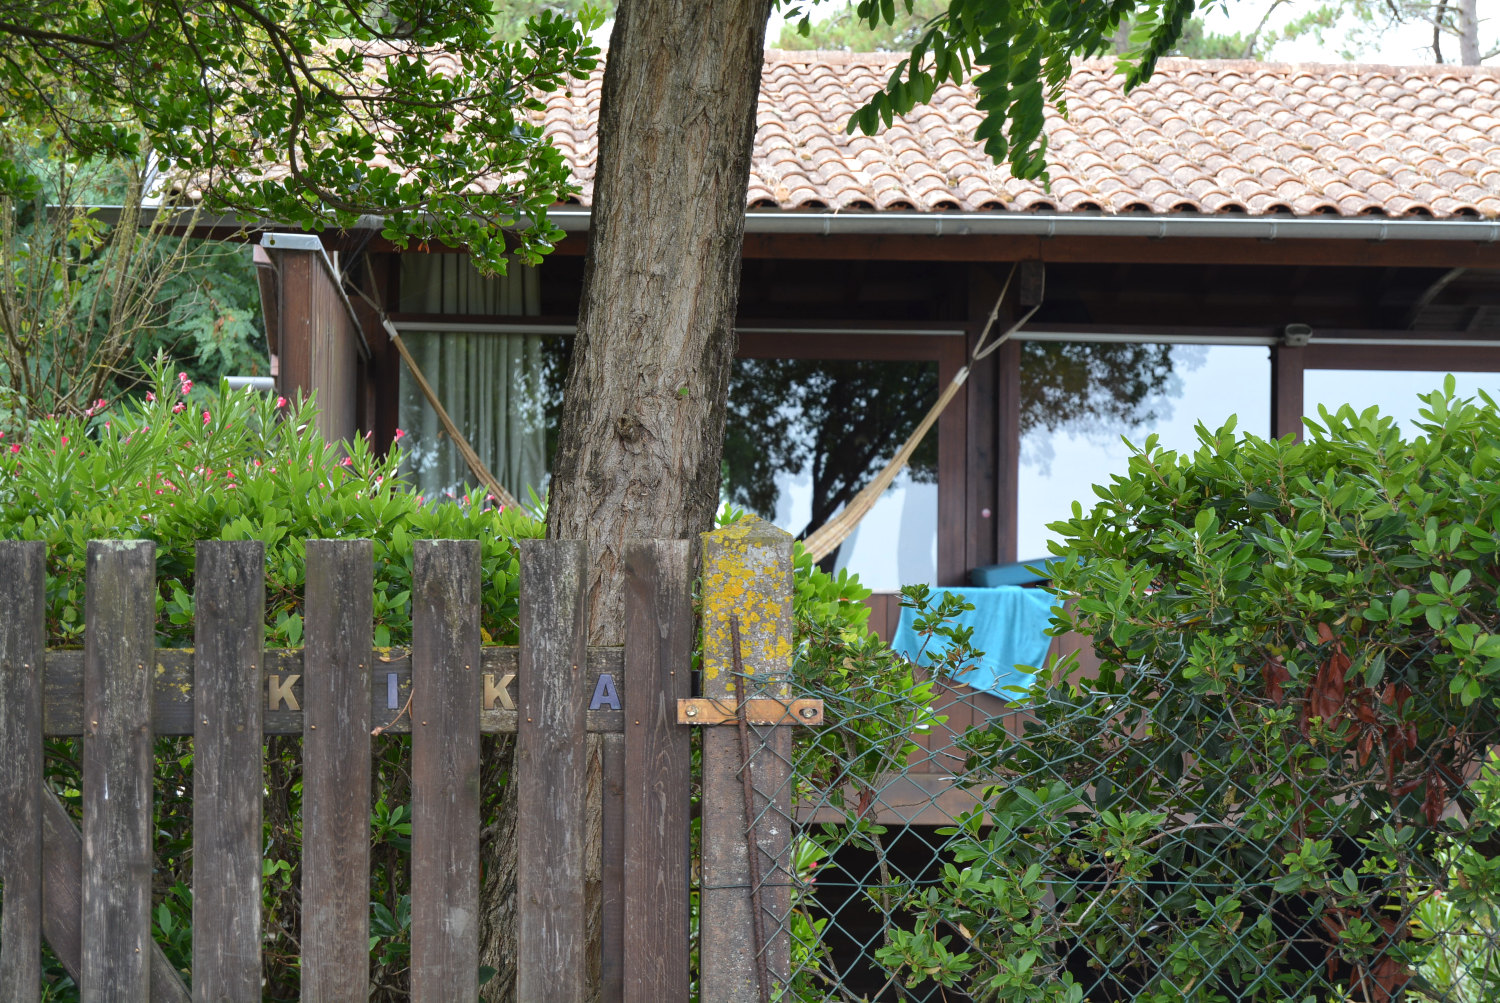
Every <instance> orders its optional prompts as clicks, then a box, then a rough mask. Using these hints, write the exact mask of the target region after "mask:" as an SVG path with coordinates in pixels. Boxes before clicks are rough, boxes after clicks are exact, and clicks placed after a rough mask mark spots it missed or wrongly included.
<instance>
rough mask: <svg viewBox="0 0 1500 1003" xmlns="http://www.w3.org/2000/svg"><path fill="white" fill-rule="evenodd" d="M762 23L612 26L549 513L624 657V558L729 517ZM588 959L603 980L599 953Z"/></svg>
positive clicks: (674, 21)
mask: <svg viewBox="0 0 1500 1003" xmlns="http://www.w3.org/2000/svg"><path fill="white" fill-rule="evenodd" d="M769 15H770V0H724V2H721V3H713V4H708V3H698V2H692V0H623V2H621V3H620V5H619V7H618V9H617V11H616V15H615V26H614V32H613V34H612V35H611V36H610V48H609V55H608V62H607V64H606V67H605V71H604V90H603V96H602V103H601V107H600V113H599V156H598V161H597V166H596V173H595V180H594V197H593V218H592V222H591V224H590V229H589V248H588V258H587V261H586V264H585V272H584V283H583V300H582V303H581V304H580V305H579V311H578V335H577V341H576V342H575V345H574V349H573V362H572V367H571V369H570V371H569V373H568V381H567V387H566V391H565V396H564V408H563V416H562V425H561V428H560V430H559V438H558V449H557V457H556V460H555V463H554V466H553V474H552V487H551V496H550V498H549V500H548V513H547V535H548V536H549V537H551V538H553V539H575V540H584V541H587V543H588V544H589V555H590V561H591V569H590V578H589V598H588V611H589V643H590V644H607V645H616V644H620V643H621V642H622V640H623V631H624V617H623V610H624V603H623V574H624V546H625V543H626V542H627V541H629V540H632V539H649V538H662V539H682V538H691V537H694V536H695V535H696V534H697V533H699V532H702V531H703V530H706V529H708V528H710V526H711V523H712V521H713V516H714V512H715V510H716V509H717V506H718V498H719V461H720V456H721V453H722V449H723V431H724V410H725V396H726V394H727V393H728V388H729V376H730V367H731V366H732V365H733V362H734V354H735V348H736V339H735V333H734V317H735V310H736V306H737V304H738V300H739V282H740V244H741V240H742V238H743V235H744V211H745V191H746V187H747V185H748V181H749V172H750V151H751V145H752V143H753V141H754V135H755V107H756V99H757V97H758V95H759V91H760V72H761V64H762V61H763V52H764V49H765V34H766V21H767V19H768V18H769ZM590 758H591V761H592V762H591V770H590V790H591V797H590V802H591V806H592V807H591V810H590V812H589V817H590V827H591V833H592V838H591V840H590V843H591V844H592V845H593V846H597V845H598V844H597V839H598V797H597V793H598V790H599V787H600V777H599V771H598V770H597V768H596V767H597V754H595V755H591V757H590ZM487 842H488V845H489V846H490V850H489V851H487V852H486V854H485V856H486V870H487V872H488V874H489V879H488V880H487V881H486V889H485V893H484V896H483V898H482V900H481V910H482V914H483V920H484V927H483V934H484V941H485V946H484V950H483V952H482V953H483V956H484V960H483V962H482V963H484V964H488V965H494V966H495V967H497V968H499V967H501V964H503V963H504V962H505V961H506V960H507V959H509V958H513V957H514V950H513V944H514V937H515V911H514V909H513V908H512V906H511V902H510V899H511V898H513V895H514V880H513V878H512V879H510V880H509V881H508V885H509V888H508V889H507V887H506V885H507V882H506V881H505V880H499V878H500V876H501V875H505V874H513V872H514V862H515V846H514V842H513V840H506V839H495V840H490V841H487ZM590 856H591V865H590V866H591V867H592V868H594V870H593V872H592V874H591V876H590V888H589V894H588V898H589V903H590V907H591V910H592V911H593V915H594V919H593V921H592V922H591V924H590V938H589V942H590V944H591V945H597V944H598V942H599V930H598V905H599V882H598V872H597V867H598V864H597V853H591V855H590ZM590 955H591V958H593V959H594V960H593V961H592V962H591V965H593V966H597V955H598V951H597V950H596V949H594V950H591V951H590ZM497 962H499V964H497ZM507 967H508V966H507ZM593 974H594V976H595V977H594V978H592V979H591V983H592V984H597V973H596V972H595V973H593ZM497 978H502V979H504V982H502V983H501V985H502V986H504V985H509V979H508V978H505V977H504V976H500V977H497ZM510 995H511V993H510V992H508V991H500V992H495V993H489V992H487V993H486V994H485V998H486V999H487V1000H502V999H509V998H510ZM522 1003H532V1001H522Z"/></svg>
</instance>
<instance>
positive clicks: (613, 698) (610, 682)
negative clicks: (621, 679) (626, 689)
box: [589, 672, 620, 710]
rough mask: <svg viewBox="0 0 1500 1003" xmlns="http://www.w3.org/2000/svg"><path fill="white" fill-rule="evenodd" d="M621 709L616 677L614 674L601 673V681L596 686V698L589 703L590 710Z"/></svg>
mask: <svg viewBox="0 0 1500 1003" xmlns="http://www.w3.org/2000/svg"><path fill="white" fill-rule="evenodd" d="M605 707H608V708H609V709H610V710H619V709H620V694H619V691H618V690H616V689H615V677H614V675H613V674H612V673H609V672H601V673H599V681H598V682H597V683H595V684H594V698H593V699H592V700H590V701H589V710H603V709H604V708H605Z"/></svg>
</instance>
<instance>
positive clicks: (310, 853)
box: [302, 540, 374, 1003]
mask: <svg viewBox="0 0 1500 1003" xmlns="http://www.w3.org/2000/svg"><path fill="white" fill-rule="evenodd" d="M373 592H374V571H373V564H372V551H371V546H370V541H369V540H309V541H308V543H307V586H306V614H305V616H306V623H307V635H306V636H307V641H306V648H305V649H304V658H305V659H306V664H307V665H308V666H309V667H311V666H316V667H318V668H319V669H321V670H322V671H315V672H312V673H309V674H308V677H307V678H306V679H304V680H303V693H304V696H305V702H304V704H303V707H304V710H303V733H302V750H303V769H302V775H303V782H302V805H303V807H302V999H303V1000H305V1001H307V1003H334V1001H347V1003H354V1001H358V1000H365V999H367V998H368V997H369V981H370V979H369V971H370V944H369V929H370V915H369V914H370V893H369V890H370V727H371V725H370V658H371V651H372V649H371V645H370V639H371V635H372V634H373V619H374V611H373Z"/></svg>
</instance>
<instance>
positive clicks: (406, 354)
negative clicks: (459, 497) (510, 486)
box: [380, 312, 521, 508]
mask: <svg viewBox="0 0 1500 1003" xmlns="http://www.w3.org/2000/svg"><path fill="white" fill-rule="evenodd" d="M380 323H381V325H382V326H383V327H384V328H385V333H386V334H387V335H389V336H390V339H391V344H393V345H395V346H396V351H397V352H400V353H401V361H402V362H404V363H406V368H407V369H409V370H410V371H411V376H412V379H414V380H416V381H417V386H418V387H419V388H420V389H421V391H422V396H423V397H426V398H427V403H428V404H431V405H432V410H433V411H435V412H437V418H438V421H439V422H440V423H441V424H442V426H443V431H444V432H446V433H448V438H450V439H452V440H453V445H454V447H455V448H457V450H458V455H459V456H462V457H463V459H464V463H466V464H468V466H469V469H470V470H471V471H473V473H474V476H475V477H476V478H478V479H479V483H480V484H482V485H484V488H485V490H487V491H488V492H489V493H490V494H492V495H494V496H495V500H496V501H498V502H499V503H500V504H501V505H503V506H504V507H506V508H520V507H521V503H520V502H519V501H517V500H516V496H515V495H513V494H511V493H510V492H509V491H507V490H505V487H504V485H502V484H501V483H500V482H499V481H497V480H495V475H494V474H492V473H490V468H489V467H487V466H485V465H484V461H483V460H481V459H480V458H479V454H478V453H476V452H474V447H473V446H471V445H469V440H468V439H466V438H464V434H463V433H462V432H460V431H459V430H458V426H457V425H455V424H453V419H452V418H450V417H448V410H447V409H446V408H445V407H443V402H442V401H440V400H438V395H437V393H436V392H435V391H434V390H433V389H432V385H431V384H429V383H428V382H427V377H425V376H423V375H422V367H420V366H418V365H417V360H416V359H414V358H412V355H411V350H410V349H408V348H407V347H406V342H404V341H402V340H401V335H400V334H398V333H397V332H396V326H395V325H394V324H392V323H391V322H390V321H389V320H387V319H386V317H385V313H384V312H382V313H381V314H380Z"/></svg>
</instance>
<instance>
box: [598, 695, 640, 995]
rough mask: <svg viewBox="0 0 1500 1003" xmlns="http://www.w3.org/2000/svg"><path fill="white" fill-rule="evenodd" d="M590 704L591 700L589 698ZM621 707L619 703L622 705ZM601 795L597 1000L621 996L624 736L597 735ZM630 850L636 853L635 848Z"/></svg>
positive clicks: (623, 906) (622, 955)
mask: <svg viewBox="0 0 1500 1003" xmlns="http://www.w3.org/2000/svg"><path fill="white" fill-rule="evenodd" d="M590 702H591V703H592V701H590ZM622 706H623V705H622ZM599 755H600V759H601V760H602V764H601V765H602V766H603V771H602V772H603V777H602V779H603V781H604V796H603V797H602V798H601V799H600V800H601V802H602V803H601V805H600V816H601V818H600V825H599V844H600V847H599V848H600V853H601V855H602V857H603V859H602V860H600V862H599V884H600V895H599V898H600V905H599V913H600V915H599V920H600V924H599V925H600V931H599V999H600V1000H618V999H623V998H624V995H625V965H626V962H625V927H626V925H627V918H626V910H625V736H624V735H622V734H618V733H614V732H611V733H609V734H606V735H600V736H599ZM631 850H632V852H633V853H635V852H639V850H638V849H637V848H635V847H632V848H631Z"/></svg>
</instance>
